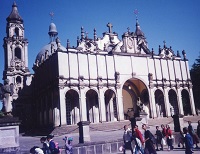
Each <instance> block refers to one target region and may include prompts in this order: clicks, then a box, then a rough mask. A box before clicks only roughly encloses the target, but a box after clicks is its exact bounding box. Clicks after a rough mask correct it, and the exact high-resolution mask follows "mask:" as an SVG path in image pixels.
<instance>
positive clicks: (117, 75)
mask: <svg viewBox="0 0 200 154" xmlns="http://www.w3.org/2000/svg"><path fill="white" fill-rule="evenodd" d="M115 80H116V82H117V83H119V80H120V73H119V72H115Z"/></svg>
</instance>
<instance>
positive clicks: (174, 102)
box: [168, 89, 179, 116]
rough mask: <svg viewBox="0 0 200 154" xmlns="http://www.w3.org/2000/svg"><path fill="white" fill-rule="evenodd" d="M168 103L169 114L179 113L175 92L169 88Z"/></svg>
mask: <svg viewBox="0 0 200 154" xmlns="http://www.w3.org/2000/svg"><path fill="white" fill-rule="evenodd" d="M168 94H169V103H170V113H171V116H173V115H178V114H179V108H178V102H177V94H176V92H175V91H174V90H172V89H171V90H169V93H168Z"/></svg>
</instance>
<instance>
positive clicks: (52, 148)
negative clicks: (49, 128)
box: [47, 134, 60, 154]
mask: <svg viewBox="0 0 200 154" xmlns="http://www.w3.org/2000/svg"><path fill="white" fill-rule="evenodd" d="M53 137H54V135H51V134H50V135H47V141H48V142H49V150H50V151H51V154H59V153H60V150H59V149H58V147H57V145H56V144H55V142H54V140H53Z"/></svg>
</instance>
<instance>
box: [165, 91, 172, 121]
mask: <svg viewBox="0 0 200 154" xmlns="http://www.w3.org/2000/svg"><path fill="white" fill-rule="evenodd" d="M164 101H165V110H166V116H167V117H170V116H171V113H170V107H169V95H168V91H167V88H164Z"/></svg>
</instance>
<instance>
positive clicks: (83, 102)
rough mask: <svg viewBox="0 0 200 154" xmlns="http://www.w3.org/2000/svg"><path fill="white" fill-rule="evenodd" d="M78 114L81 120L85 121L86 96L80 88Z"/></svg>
mask: <svg viewBox="0 0 200 154" xmlns="http://www.w3.org/2000/svg"><path fill="white" fill-rule="evenodd" d="M79 105H80V114H81V115H80V116H81V121H87V108H86V96H85V93H84V89H80V102H79Z"/></svg>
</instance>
